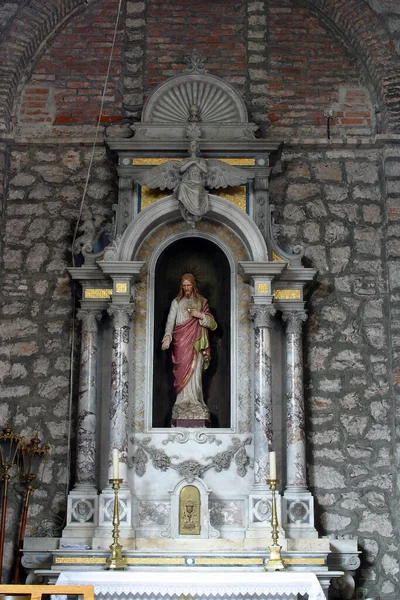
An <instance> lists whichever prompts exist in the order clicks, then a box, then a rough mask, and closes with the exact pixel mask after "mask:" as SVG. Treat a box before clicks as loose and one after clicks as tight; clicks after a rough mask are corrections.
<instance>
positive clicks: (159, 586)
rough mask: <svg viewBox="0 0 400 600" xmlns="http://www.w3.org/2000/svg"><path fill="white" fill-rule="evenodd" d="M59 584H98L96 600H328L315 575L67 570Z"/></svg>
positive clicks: (190, 570) (95, 590)
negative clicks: (300, 599) (191, 599)
mask: <svg viewBox="0 0 400 600" xmlns="http://www.w3.org/2000/svg"><path fill="white" fill-rule="evenodd" d="M57 584H59V585H94V593H95V598H96V600H110V598H111V599H112V598H115V597H116V596H117V597H118V600H124V599H129V600H131V599H132V598H146V599H149V598H152V599H154V598H156V597H159V598H180V597H182V596H195V597H200V598H208V597H211V598H222V597H223V596H228V597H233V598H246V599H247V598H250V597H254V598H258V597H261V596H262V598H263V600H270V599H271V600H275V599H278V598H281V599H284V600H292V599H294V600H297V598H298V594H301V595H304V594H308V597H309V600H326V599H325V594H324V592H323V590H322V587H321V585H320V583H319V581H318V579H317V577H316V575H315V574H314V573H298V572H297V573H293V572H292V573H282V572H274V573H268V572H261V573H260V572H255V571H245V570H243V569H240V570H235V569H233V568H230V569H225V570H223V569H218V570H217V569H212V570H207V571H206V570H203V569H198V568H196V569H190V568H188V569H185V570H184V571H181V570H180V571H177V570H176V571H166V570H150V569H149V570H148V571H134V570H132V571H117V572H112V571H79V572H78V571H63V572H62V573H61V574H60V576H59V577H58V579H57Z"/></svg>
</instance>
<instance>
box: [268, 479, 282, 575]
mask: <svg viewBox="0 0 400 600" xmlns="http://www.w3.org/2000/svg"><path fill="white" fill-rule="evenodd" d="M267 483H268V485H269V488H270V490H271V492H272V516H271V527H272V541H273V544H272V545H271V546H269V559H268V561H267V562H266V563H265V566H264V568H265V570H266V571H281V570H282V569H285V568H286V567H285V565H284V563H283V560H282V557H281V548H282V546H280V545H279V544H278V537H279V533H278V516H277V513H276V496H275V492H276V488H277V486H278V483H279V479H267Z"/></svg>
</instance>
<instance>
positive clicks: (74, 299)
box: [66, 0, 122, 496]
mask: <svg viewBox="0 0 400 600" xmlns="http://www.w3.org/2000/svg"><path fill="white" fill-rule="evenodd" d="M85 4H87V2H85ZM121 5H122V0H119V3H118V11H117V16H116V19H115V27H114V35H113V41H112V45H111V51H110V58H109V60H108V67H107V73H106V78H105V81H104V87H103V93H102V96H101V103H100V110H99V116H98V119H97V125H96V131H95V137H94V141H93V146H92V152H91V155H90V161H89V167H88V171H87V175H86V181H85V187H84V189H83V194H82V200H81V203H80V207H79V213H78V218H77V220H76V225H75V230H74V235H73V238H72V246H71V248H72V266H73V267H75V255H74V245H75V240H76V236H77V233H78V229H79V223H80V220H81V217H82V212H83V207H84V203H85V199H86V193H87V189H88V185H89V180H90V173H91V170H92V165H93V158H94V153H95V149H96V144H97V138H98V134H99V129H100V123H101V117H102V115H103V107H104V100H105V95H106V90H107V85H108V80H109V76H110V71H111V64H112V60H113V55H114V48H115V41H116V38H117V32H118V24H119V18H120V14H121ZM72 304H73V306H72V336H71V352H70V365H71V374H70V381H69V387H70V391H69V406H68V423H69V430H68V442H67V456H68V462H67V481H66V495H67V496H68V491H69V480H70V475H71V421H72V401H73V392H74V360H75V327H76V317H75V310H76V305H77V289H76V283H75V282H73V287H72Z"/></svg>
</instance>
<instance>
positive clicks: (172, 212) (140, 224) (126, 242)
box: [115, 194, 268, 262]
mask: <svg viewBox="0 0 400 600" xmlns="http://www.w3.org/2000/svg"><path fill="white" fill-rule="evenodd" d="M209 199H210V208H209V211H208V213H207V220H209V221H213V222H215V223H220V224H221V225H223V226H226V227H228V228H229V229H231V230H232V231H233V232H234V233H235V234H236V235H237V237H238V238H239V239H240V241H241V242H242V244H243V246H244V247H245V248H246V251H247V255H248V256H247V260H251V261H254V262H261V261H268V250H267V246H266V243H265V240H264V238H263V236H262V234H261V231H260V230H259V228H258V227H257V225H256V224H255V222H254V221H253V219H251V218H250V217H249V216H248V215H247V214H246V213H245V212H244V211H242V210H240V208H238V207H236V206H235V205H234V204H232V202H229V201H228V200H225V198H220V197H219V196H214V195H212V194H210V195H209ZM181 220H182V217H181V214H180V210H179V202H178V200H176V198H175V197H174V196H167V197H165V198H161V199H160V200H157V201H156V202H154V204H152V205H151V206H149V207H148V208H146V209H145V210H143V211H142V212H141V213H140V214H139V215H138V216H137V217H136V218H135V219H134V220H133V221H132V222H131V223H130V224H129V225H128V227H127V228H126V230H125V231H124V233H123V235H122V237H121V240H120V242H119V245H118V251H117V256H116V257H115V260H117V261H129V260H137V259H138V253H139V251H140V249H141V247H142V244H143V243H144V242H145V240H146V238H148V236H149V235H151V233H152V232H153V231H154V230H155V229H156V228H157V227H159V226H161V225H166V224H168V223H173V222H175V221H181ZM189 235H196V231H192V232H191V231H188V236H189Z"/></svg>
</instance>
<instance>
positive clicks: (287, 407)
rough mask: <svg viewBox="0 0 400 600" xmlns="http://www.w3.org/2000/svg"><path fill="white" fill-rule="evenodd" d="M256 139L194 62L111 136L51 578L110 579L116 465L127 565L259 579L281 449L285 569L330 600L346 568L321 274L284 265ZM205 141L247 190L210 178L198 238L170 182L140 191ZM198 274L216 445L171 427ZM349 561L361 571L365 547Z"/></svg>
mask: <svg viewBox="0 0 400 600" xmlns="http://www.w3.org/2000/svg"><path fill="white" fill-rule="evenodd" d="M194 107H196V109H195V110H194ZM194 114H195V115H196V119H193V115H194ZM256 129H257V127H256V126H255V125H254V124H253V123H250V122H249V121H248V115H247V109H246V106H245V104H244V102H243V99H242V98H241V97H240V95H239V94H238V93H237V92H236V91H235V90H234V88H233V87H232V86H231V85H229V84H228V83H227V82H225V81H223V80H222V79H219V78H217V77H214V76H213V75H210V74H209V73H207V72H206V71H205V70H204V69H203V68H202V67H201V66H200V63H199V62H198V61H197V62H196V61H194V62H193V64H192V66H191V68H189V70H188V71H187V72H183V73H180V74H179V75H177V76H175V77H171V78H170V79H168V80H167V81H166V82H164V83H162V84H161V85H159V86H158V87H157V88H156V89H155V90H154V92H153V93H152V94H151V95H150V96H149V99H148V100H147V102H146V104H145V106H144V110H143V113H142V119H141V121H140V122H139V123H135V124H134V125H133V126H132V127H130V128H128V130H127V131H126V132H125V133H126V135H124V137H119V136H120V135H121V132H120V128H116V130H115V131H116V135H115V134H113V128H112V126H111V127H110V128H109V129H108V130H107V132H106V138H105V143H106V145H107V147H108V149H109V151H110V155H111V156H113V157H114V160H115V165H116V171H117V175H118V188H119V196H118V205H117V206H116V214H115V227H114V229H115V235H114V237H113V239H112V240H111V243H110V244H109V245H108V246H106V247H105V248H104V249H103V250H102V251H101V252H99V251H97V250H96V252H95V248H94V246H93V247H91V246H90V244H89V246H85V247H83V248H82V249H81V262H82V264H81V266H79V267H73V268H70V269H69V270H68V271H69V275H70V277H71V279H72V280H73V281H75V282H76V283H77V284H79V285H80V288H81V298H80V307H79V312H78V318H79V319H80V321H81V324H82V335H81V365H80V382H79V395H78V398H77V451H76V457H77V460H76V473H75V483H74V487H73V488H72V489H71V491H70V493H69V497H68V507H67V523H66V527H65V528H64V530H63V532H62V538H61V540H60V543H59V547H58V548H57V549H56V550H54V551H53V550H52V551H51V561H50V562H51V564H52V566H51V569H52V570H53V576H54V575H55V573H57V572H58V571H71V570H79V568H80V565H81V564H83V563H85V564H87V565H90V564H91V565H95V564H96V568H97V567H98V570H100V569H102V568H103V567H102V564H103V563H102V561H103V562H104V561H105V556H106V554H107V552H108V548H109V545H110V541H111V531H112V519H113V514H112V510H113V492H112V489H111V487H110V484H109V481H108V480H109V478H110V477H111V476H112V461H111V456H112V451H113V449H115V448H116V449H118V451H119V457H120V464H119V473H120V477H121V478H122V479H123V480H124V482H123V485H122V486H121V489H120V491H119V514H120V526H119V529H120V541H121V543H122V545H123V548H124V552H126V553H127V557H128V561H133V562H131V564H135V563H134V561H135V560H139V561H140V560H141V559H142V558H143V557H142V554H143V553H148V556H147V559H149V556H150V559H151V555H153V556H156V555H158V553H160V554H161V556H162V557H164V558H165V560H166V561H168V560H169V561H172V562H171V564H173V562H174V560H175V556H176V553H179V552H181V553H182V552H189V553H190V552H197V553H200V554H201V553H202V554H203V557H204V559H205V560H211V559H215V561H216V563H217V564H219V565H221V564H224V562H223V560H224V554H225V553H227V552H228V553H235V552H236V553H240V554H241V556H242V560H245V559H246V556H247V558H248V559H249V560H250V561H252V560H253V559H254V560H256V559H257V560H261V563H260V562H259V563H257V564H258V567H259V569H261V568H262V564H263V562H262V561H263V560H264V559H265V557H267V556H268V553H269V551H268V546H269V545H270V544H271V492H270V490H269V487H268V485H267V483H266V479H267V478H268V475H269V455H270V452H271V451H272V450H274V451H276V453H277V459H278V478H279V479H280V482H279V494H278V495H277V512H278V520H279V525H280V530H279V533H280V538H279V543H280V544H281V545H282V553H283V558H284V560H285V561H286V564H287V567H288V570H290V569H292V570H295V569H301V570H302V572H303V573H304V574H306V573H305V572H306V571H308V574H309V575H310V580H311V579H313V576H312V573H317V572H318V573H321V574H322V575H321V576H322V577H323V578H324V582H325V583H324V586H323V588H324V590H325V591H326V588H327V586H328V584H329V579H330V575H329V573H330V571H329V564H328V560H327V559H328V555H330V554H331V553H332V552H333V553H336V554H337V556H339V555H340V543H338V544H336V545H335V547H334V548H333V547H332V546H331V544H330V541H329V540H326V539H318V532H317V530H316V527H315V523H314V498H313V495H312V493H311V491H310V490H309V489H308V482H307V464H306V438H307V423H306V420H305V399H304V389H303V388H304V386H303V351H302V341H303V335H302V328H303V324H304V322H305V321H306V320H307V310H306V303H305V299H304V294H305V290H306V288H307V285H308V284H309V283H310V282H311V281H312V280H313V278H314V276H315V273H316V271H315V269H313V268H309V267H305V266H303V264H302V257H303V255H304V249H303V248H301V247H294V248H292V249H285V250H284V249H283V248H281V247H280V246H279V245H278V243H277V241H276V240H275V237H274V224H273V221H272V216H271V206H270V201H269V192H268V187H269V176H270V174H271V170H272V166H273V165H274V163H275V162H276V161H278V160H279V157H280V153H281V150H282V143H281V142H280V141H278V140H269V139H263V138H261V137H256V135H255V131H256ZM194 141H195V142H196V152H195V153H194V156H193V157H192V158H193V160H194V159H196V160H197V159H200V158H201V161H200V162H199V164H200V163H201V165H203V167H204V165H207V161H210V168H212V163H213V162H215V161H218V165H219V168H220V169H221V168H222V167H221V165H223V164H224V162H225V163H226V164H229V165H235V166H236V167H239V168H240V169H241V171H243V172H244V173H248V178H247V176H246V177H245V178H244V180H243V181H244V184H243V185H241V186H240V185H239V186H235V187H232V186H231V185H230V183H229V182H230V180H229V178H228V179H227V180H226V182H225V183H226V185H227V186H228V187H221V188H220V189H214V187H213V185H211V183H210V182H209V180H208V179H207V181H205V180H202V183H199V182H195V183H196V185H197V186H199V189H200V188H201V189H200V192H201V193H207V210H206V211H205V212H204V213H202V214H201V218H200V219H198V220H197V219H196V221H195V227H194V226H193V222H187V221H186V220H185V219H183V218H182V214H181V207H180V200H179V194H178V196H177V195H176V193H175V190H176V186H175V188H174V187H173V186H174V184H173V183H172V184H170V185H168V186H165V185H164V184H163V185H162V186H161V187H162V189H160V190H156V193H155V192H154V189H149V188H148V187H146V186H145V185H141V184H140V181H143V179H142V176H143V170H145V172H146V173H147V175H146V177H147V176H148V175H149V173H153V171H152V169H153V168H155V167H157V169H162V168H163V165H164V166H165V164H170V163H171V162H173V163H174V164H175V163H176V164H175V167H174V169H175V171H176V173H178V172H179V169H180V167H179V164H181V163H182V164H183V163H185V164H187V162H185V160H186V161H187V155H188V149H189V147H190V144H191V143H192V142H194ZM179 161H181V163H180V162H179ZM204 168H207V167H204ZM200 175H201V174H200ZM196 177H199V173H196ZM178 179H179V178H178ZM146 181H147V179H146ZM179 181H180V180H179ZM179 181H178V185H179ZM154 185H155V184H154ZM154 185H153V187H154ZM207 185H208V187H210V188H212V193H211V192H210V191H209V190H208V189H206V187H207ZM224 185H225V184H224ZM165 187H168V192H167V193H166V192H165V191H164V189H165ZM171 188H172V189H171ZM171 191H172V193H171ZM188 262H189V263H192V264H191V265H188V264H187V263H188ZM193 263H196V264H195V265H194V269H193V270H194V271H195V273H194V274H195V276H197V275H196V274H198V275H200V276H201V277H202V280H201V277H199V278H198V279H199V288H200V293H203V294H204V295H205V296H206V297H207V298H208V301H209V304H210V309H211V311H212V313H213V315H214V316H215V318H216V322H217V323H218V328H217V330H216V331H215V332H213V333H215V335H214V336H213V338H212V339H213V340H215V342H214V348H212V351H213V352H214V355H215V358H214V359H213V360H214V362H212V363H211V365H217V367H216V368H215V369H214V371H213V368H214V367H213V366H211V367H210V369H209V371H208V374H207V377H209V380H208V383H207V386H208V387H207V389H206V393H205V401H206V404H207V406H208V408H209V409H210V412H211V413H213V415H214V417H215V418H214V422H213V419H211V424H212V426H211V427H210V428H190V427H173V426H172V424H171V419H170V417H168V414H169V411H170V413H171V412H172V406H173V401H174V398H173V394H171V389H170V387H168V371H167V369H166V368H165V365H164V363H163V359H162V358H161V357H160V355H161V340H162V336H163V333H164V332H163V331H162V332H161V329H160V322H165V317H166V315H164V313H163V311H164V312H165V306H166V307H167V308H168V307H169V305H170V303H171V301H172V299H173V298H174V297H176V294H177V291H178V290H177V289H176V281H177V280H179V278H180V276H181V275H183V273H187V272H191V271H188V267H189V266H191V267H193ZM196 265H197V267H196ZM216 290H217V291H216ZM218 290H222V291H221V294H220V295H221V296H223V302H222V303H220V304H218V302H219V300H220V298H219V294H218ZM163 302H164V304H163ZM226 307H228V308H226ZM215 311H216V312H215ZM159 315H161V317H159ZM164 362H165V361H164ZM160 381H161V382H162V385H160ZM172 392H173V390H172ZM160 415H161V417H160ZM190 486H191V487H192V488H195V489H194V492H195V496H196V498H200V506H199V515H200V518H199V524H200V526H199V527H198V528H196V530H194V531H193V532H189V531H185V532H184V533H182V531H183V530H182V528H181V527H180V526H179V518H180V517H179V510H180V509H179V507H180V506H181V505H182V502H181V500H182V494H184V493H185V492H187V491H188V487H189V488H190ZM37 543H38V540H37V541H36V544H37ZM73 547H75V548H76V549H77V550H75V551H74V552H73V553H72V554H71V552H70V551H69V550H68V548H73ZM257 553H259V554H260V556H258V555H257ZM33 554H34V551H33V550H32V551H31V550H29V549H28V547H25V555H24V561H25V566H27V563H28V562H29V560H31V559H32V560H33V561H35V560H36V559H34V558H33ZM39 554H40V553H39ZM100 558H101V560H100ZM181 558H182V557H181ZM186 558H187V557H186ZM186 558H185V560H186ZM189 558H190V555H189ZM350 558H351V560H352V562H351V571H352V572H354V570H355V568H354V567H356V565H358V557H357V548H356V541H355V542H354V544H353V545H352V548H351V552H350ZM147 559H146V560H147ZM150 562H151V561H150ZM330 564H332V565H341V564H343V561H342V560H340V558H338V559H335V560H333V561H331V563H330ZM36 565H37V566H39V563H36ZM96 573H97V571H96ZM201 573H203V571H201ZM289 575H290V577H292V574H290V573H288V576H289ZM96 576H97V575H96ZM99 576H100V574H99ZM257 576H260V577H264V580H263V581H267V578H268V577H269V576H268V575H267V574H265V573H258V575H257ZM332 576H333V575H332ZM335 576H337V573H336V575H335ZM196 577H200V571H199V573H197V575H196ZM292 578H294V579H295V575H294V574H293V577H292ZM275 580H276V581H277V580H278V579H277V578H275ZM350 587H351V586H350ZM350 594H351V591H349V597H350V598H351V595H350Z"/></svg>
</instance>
